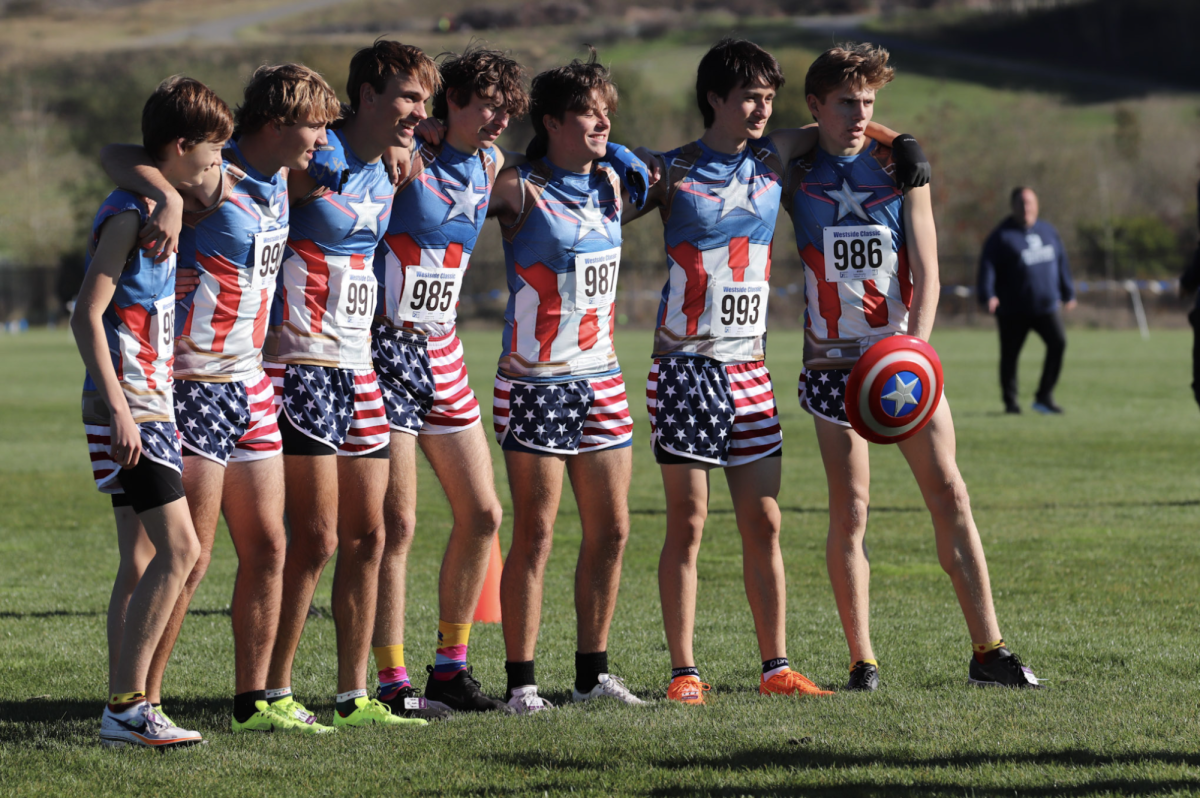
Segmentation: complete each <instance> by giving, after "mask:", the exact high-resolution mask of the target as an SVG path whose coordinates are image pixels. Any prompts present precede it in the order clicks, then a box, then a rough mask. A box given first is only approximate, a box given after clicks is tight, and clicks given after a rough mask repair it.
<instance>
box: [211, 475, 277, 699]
mask: <svg viewBox="0 0 1200 798" xmlns="http://www.w3.org/2000/svg"><path fill="white" fill-rule="evenodd" d="M222 507H223V510H224V513H225V523H226V524H228V525H229V535H230V537H231V538H232V539H233V546H234V548H235V549H236V550H237V556H238V569H237V578H236V580H235V581H234V585H233V605H232V614H233V650H234V677H235V684H236V690H235V692H236V693H245V692H249V691H251V690H265V689H266V687H267V667H268V666H269V665H270V662H271V651H272V649H273V648H274V647H275V634H276V631H277V630H278V628H279V608H280V602H281V599H282V594H283V561H284V555H285V553H286V552H287V533H286V531H285V530H284V528H283V457H282V456H275V457H268V458H264V459H262V460H252V461H248V462H235V463H230V464H229V466H228V468H227V469H226V471H225V495H224V498H223V500H222Z"/></svg>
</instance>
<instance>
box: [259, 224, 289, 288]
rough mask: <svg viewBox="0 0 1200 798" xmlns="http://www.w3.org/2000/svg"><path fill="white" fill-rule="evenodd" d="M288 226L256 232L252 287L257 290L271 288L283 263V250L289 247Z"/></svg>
mask: <svg viewBox="0 0 1200 798" xmlns="http://www.w3.org/2000/svg"><path fill="white" fill-rule="evenodd" d="M287 237H288V228H286V227H283V228H280V229H279V230H271V231H269V232H266V233H255V234H254V271H253V272H252V273H251V275H250V287H251V288H252V289H255V290H262V289H264V288H266V289H271V288H273V287H274V285H275V275H277V274H279V266H280V265H281V264H282V263H283V250H284V249H286V248H287Z"/></svg>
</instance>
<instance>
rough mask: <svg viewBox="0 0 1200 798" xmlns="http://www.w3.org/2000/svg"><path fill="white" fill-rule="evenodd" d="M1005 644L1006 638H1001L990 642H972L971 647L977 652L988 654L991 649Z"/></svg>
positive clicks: (993, 649)
mask: <svg viewBox="0 0 1200 798" xmlns="http://www.w3.org/2000/svg"><path fill="white" fill-rule="evenodd" d="M1003 645H1004V638H1000V639H999V640H992V641H991V642H988V643H972V644H971V648H972V649H974V651H975V653H976V654H987V653H988V652H990V651H995V650H996V649H998V648H1000V647H1001V646H1003Z"/></svg>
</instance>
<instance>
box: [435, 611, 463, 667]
mask: <svg viewBox="0 0 1200 798" xmlns="http://www.w3.org/2000/svg"><path fill="white" fill-rule="evenodd" d="M470 639H471V624H469V623H447V622H446V621H438V644H437V651H436V652H434V660H433V678H435V679H441V680H446V679H453V678H454V676H455V675H456V674H457V673H458V672H459V671H461V670H464V669H466V667H467V641H468V640H470Z"/></svg>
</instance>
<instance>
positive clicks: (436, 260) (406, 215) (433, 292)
mask: <svg viewBox="0 0 1200 798" xmlns="http://www.w3.org/2000/svg"><path fill="white" fill-rule="evenodd" d="M417 143H418V145H419V146H418V147H416V148H415V152H414V153H413V161H412V169H411V171H410V172H409V176H408V177H406V178H405V182H403V183H401V184H400V187H399V188H397V189H396V198H395V203H394V205H393V206H392V218H391V221H390V222H389V223H388V230H387V234H386V235H385V236H384V237H383V243H382V244H380V245H379V248H378V249H377V250H376V252H375V279H376V280H377V281H378V283H379V285H380V286H381V290H380V293H379V300H378V306H377V313H378V314H379V315H380V316H381V317H383V320H384V321H385V323H387V324H390V325H392V326H394V327H397V328H401V329H407V330H413V331H414V332H417V333H421V334H423V335H427V336H429V337H430V338H434V339H439V338H445V337H447V336H448V335H450V334H452V333H453V332H454V323H455V318H456V316H457V311H458V297H459V291H460V290H461V288H462V280H463V273H464V272H465V271H466V270H467V262H468V260H469V259H470V257H471V251H472V250H473V249H474V248H475V240H476V239H477V238H478V237H479V231H480V230H481V229H482V228H483V223H484V221H486V219H487V204H488V198H489V197H490V196H491V192H492V184H493V183H494V182H495V179H496V163H495V161H493V160H492V156H491V155H490V154H489V153H488V152H487V150H480V151H479V153H478V154H477V155H467V154H466V153H462V152H459V151H458V150H456V149H454V148H453V147H450V146H449V145H447V144H442V145H441V146H440V147H434V146H431V145H429V144H426V143H424V142H422V141H420V140H419V139H418V141H417ZM402 300H403V301H402Z"/></svg>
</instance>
